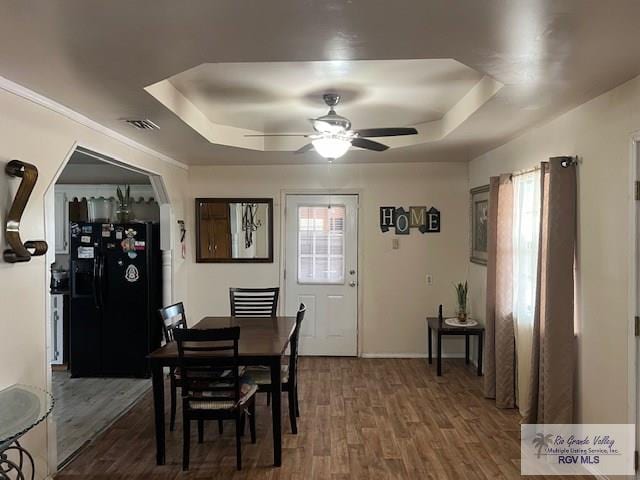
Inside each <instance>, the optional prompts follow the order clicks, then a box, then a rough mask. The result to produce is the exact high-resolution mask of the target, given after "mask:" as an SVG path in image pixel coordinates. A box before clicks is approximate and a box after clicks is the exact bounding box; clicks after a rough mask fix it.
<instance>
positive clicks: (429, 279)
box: [427, 273, 433, 286]
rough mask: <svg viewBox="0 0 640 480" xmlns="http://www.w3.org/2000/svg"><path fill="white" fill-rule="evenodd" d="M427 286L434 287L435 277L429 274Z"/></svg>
mask: <svg viewBox="0 0 640 480" xmlns="http://www.w3.org/2000/svg"><path fill="white" fill-rule="evenodd" d="M427 285H429V286H431V285H433V275H431V274H430V273H427Z"/></svg>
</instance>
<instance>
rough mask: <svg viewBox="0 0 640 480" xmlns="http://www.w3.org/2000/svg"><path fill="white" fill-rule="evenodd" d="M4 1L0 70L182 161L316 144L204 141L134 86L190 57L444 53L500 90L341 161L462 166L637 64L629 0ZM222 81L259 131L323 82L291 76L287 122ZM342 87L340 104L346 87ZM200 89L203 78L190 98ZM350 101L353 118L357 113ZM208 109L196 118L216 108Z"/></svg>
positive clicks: (421, 111)
mask: <svg viewBox="0 0 640 480" xmlns="http://www.w3.org/2000/svg"><path fill="white" fill-rule="evenodd" d="M0 8H2V10H1V11H0V75H2V76H4V77H6V78H8V79H9V80H12V81H14V82H17V83H19V84H21V85H24V86H25V87H27V88H30V89H32V90H34V91H36V92H38V93H40V94H42V95H45V96H47V97H49V98H51V99H53V100H55V101H57V102H59V103H62V104H63V105H66V106H68V107H70V108H72V109H74V110H76V111H78V112H80V113H82V114H84V115H86V116H88V117H89V118H92V119H93V120H95V121H97V122H99V123H101V124H103V125H105V126H107V127H109V128H112V129H114V130H116V131H119V132H121V133H123V134H125V135H127V136H129V137H131V138H133V139H135V140H137V141H139V142H140V143H142V144H144V145H147V146H149V147H151V148H154V149H156V150H158V151H160V152H162V153H164V154H166V155H169V156H171V157H172V158H175V159H176V160H178V161H182V162H184V163H188V164H261V163H308V162H317V161H322V160H321V159H319V158H317V155H315V154H314V153H309V154H305V155H293V154H290V153H288V152H282V151H259V150H249V149H246V148H237V147H229V146H222V145H218V144H213V143H211V142H209V141H208V140H207V139H205V138H204V137H203V136H202V135H201V134H199V133H197V132H196V131H195V130H193V128H192V127H190V126H189V125H187V124H186V123H185V122H184V121H183V120H182V119H181V118H180V117H179V116H178V115H176V114H175V113H174V112H172V111H171V110H170V109H168V108H166V107H165V106H163V105H162V104H161V103H160V102H158V101H157V100H156V99H155V98H154V97H153V96H152V95H150V94H149V93H147V92H146V91H145V90H144V88H145V87H147V86H149V85H153V84H156V83H157V82H161V81H162V80H164V79H167V78H170V77H173V76H175V75H177V74H180V73H181V72H185V71H188V70H191V69H194V68H195V67H198V66H200V65H203V67H202V68H203V69H207V68H213V67H209V66H206V64H221V63H227V64H242V63H252V64H253V65H245V67H246V68H248V69H252V68H255V67H256V65H257V64H265V63H272V62H318V61H355V60H367V61H389V60H403V59H416V60H419V59H426V60H429V61H431V60H436V59H454V60H455V61H457V62H459V63H460V64H462V65H465V66H466V67H469V68H470V69H472V70H473V71H474V72H477V75H481V76H482V77H483V78H487V77H488V78H491V79H493V80H495V81H497V82H499V83H501V84H503V85H504V87H503V88H501V89H500V90H499V91H498V92H497V93H495V95H493V96H492V97H491V98H490V99H489V100H487V101H486V102H485V103H483V104H482V105H481V106H480V107H479V108H478V109H477V110H475V111H474V112H473V113H472V114H471V115H469V116H468V117H466V118H464V120H463V121H462V122H461V123H460V124H459V125H458V126H457V127H456V128H455V129H454V130H452V131H451V132H450V133H449V134H448V135H446V136H444V137H442V138H440V139H437V140H434V141H428V142H424V143H420V144H418V145H413V146H406V147H400V146H398V148H394V149H392V150H389V151H387V152H384V153H376V152H366V151H353V152H349V153H348V154H347V155H345V156H344V157H343V158H342V159H340V161H342V162H387V161H461V160H468V159H470V158H473V157H474V156H476V155H478V154H480V153H482V152H485V151H487V150H489V149H491V148H494V147H495V146H497V145H500V144H502V143H504V142H506V141H508V140H509V139H511V138H513V137H515V136H517V135H518V134H520V133H521V132H523V131H524V130H526V129H527V128H530V127H532V126H534V125H536V124H538V123H540V122H543V121H546V120H548V119H550V118H552V117H554V116H556V115H558V114H560V113H562V112H564V111H566V110H568V109H570V108H572V107H573V106H576V105H578V104H580V103H583V102H584V101H586V100H588V99H590V98H593V97H594V96H596V95H598V94H600V93H602V92H604V91H606V90H608V89H610V88H613V87H614V86H616V85H618V84H620V83H622V82H624V81H626V80H628V79H630V78H632V77H634V76H636V75H638V74H640V62H638V59H639V58H640V42H638V38H640V22H638V21H637V19H638V18H640V2H639V1H637V0H616V1H602V0H522V1H516V0H514V1H505V0H395V1H393V2H389V1H388V0H325V1H317V0H302V1H301V0H271V1H268V2H265V1H249V2H240V1H237V0H217V1H215V2H211V1H208V0H192V1H189V2H176V1H175V0H153V1H151V0H140V1H136V2H131V1H129V0H111V1H109V2H87V1H86V0H48V1H47V2H42V1H38V0H23V1H21V2H4V3H3V5H2V7H0ZM387 64H393V63H389V62H387ZM351 65H353V64H351ZM380 65H385V64H384V63H381V64H380ZM270 68H273V69H275V70H277V66H272V67H270ZM403 70H404V68H403ZM231 74H232V72H229V73H228V75H230V76H231ZM394 74H395V72H394ZM224 75H227V73H226V72H225V74H224ZM224 75H222V77H219V78H218V80H219V81H217V86H216V88H214V92H213V93H212V95H211V96H212V97H213V99H214V100H215V102H219V103H224V102H223V99H224V98H226V97H229V98H236V99H238V98H241V99H243V101H242V103H239V102H235V103H234V102H231V103H232V105H231V106H229V105H226V106H225V108H226V109H227V113H228V115H225V119H231V118H232V117H233V119H232V120H231V121H232V122H234V123H235V122H238V124H240V123H241V122H242V123H245V122H246V121H247V120H248V119H251V121H252V122H258V123H260V122H265V125H266V127H265V128H267V127H268V128H269V129H270V128H278V129H279V128H285V127H287V128H289V127H291V128H293V127H294V126H296V125H297V123H296V122H299V121H300V120H299V116H298V115H299V114H301V113H304V114H305V116H306V115H307V113H306V112H307V111H311V110H313V111H315V109H314V108H311V105H309V104H307V103H305V102H308V99H309V97H308V96H307V95H312V94H313V93H315V89H316V88H317V87H318V85H320V88H324V86H323V85H321V84H322V81H321V80H323V79H322V78H318V76H317V75H315V74H313V73H309V75H307V76H305V77H306V78H303V79H302V80H299V83H300V84H301V86H300V89H299V91H298V93H295V92H294V93H295V95H297V96H298V97H297V99H296V100H295V101H294V100H292V101H294V102H298V103H297V105H298V106H297V107H296V108H295V109H294V111H292V115H291V117H290V118H289V117H288V115H286V114H281V113H279V112H271V111H270V110H269V109H266V108H265V109H264V110H262V111H261V106H260V104H259V102H258V101H255V99H256V98H258V99H259V98H260V95H258V96H257V97H255V96H254V97H252V94H255V93H256V92H252V91H251V88H252V87H256V88H258V90H260V89H261V84H260V82H259V80H261V79H247V80H246V81H244V82H242V83H239V82H238V84H236V82H235V81H233V82H232V83H231V85H226V86H225V85H224V80H225V77H224ZM233 75H234V76H233V78H236V79H237V73H233ZM371 75H373V74H371ZM376 75H378V77H377V78H378V79H379V78H381V76H382V77H384V75H381V74H376ZM398 75H401V73H400V72H398ZM285 76H286V75H285ZM365 77H366V75H365V74H363V75H362V77H361V78H363V79H365ZM463 77H464V75H463V76H462V77H461V78H463ZM205 78H207V82H208V81H209V79H208V77H207V76H205ZM425 80H427V79H425ZM416 81H419V79H417V80H416ZM451 81H453V82H458V81H460V82H462V83H464V82H465V81H466V80H464V79H459V77H458V76H457V75H456V76H455V77H454V78H453V79H445V81H444V82H440V83H444V84H445V85H446V87H442V88H443V89H442V90H440V91H441V92H442V93H441V96H440V94H436V96H435V98H436V99H437V101H432V100H433V99H434V96H426V97H425V99H423V98H416V101H415V104H416V107H415V111H411V110H408V109H407V108H406V101H405V100H403V98H406V97H408V96H410V93H407V92H408V90H409V84H410V79H405V80H404V85H405V88H403V90H405V89H406V90H407V91H403V92H398V94H397V97H396V98H397V100H395V99H394V98H390V99H389V103H388V112H389V114H390V115H393V116H395V117H394V120H397V121H399V122H401V123H412V122H415V121H419V120H420V119H421V118H422V119H424V120H428V119H429V118H435V117H436V116H437V114H442V111H441V110H442V109H443V108H446V107H447V106H450V101H451V99H452V98H454V97H455V95H456V94H455V93H454V91H455V90H456V88H455V87H450V86H449V85H448V84H449V83H450V82H451ZM176 83H178V82H177V81H176ZM285 83H286V84H287V85H292V84H293V83H294V81H293V80H287V81H286V82H285ZM375 83H376V85H374V86H373V87H371V90H368V89H364V88H363V89H362V90H364V91H365V94H361V96H360V97H358V96H357V94H358V93H359V91H358V88H359V87H358V85H356V88H355V89H354V90H355V92H354V97H353V99H352V101H353V104H352V105H353V117H354V121H355V118H358V116H359V115H361V117H359V118H362V119H363V121H364V119H366V118H367V114H366V113H364V112H366V110H367V109H371V114H370V115H371V119H372V120H379V121H383V120H384V119H385V117H384V115H383V114H382V113H380V112H381V110H380V105H381V104H382V96H377V97H376V100H375V106H374V104H367V103H366V102H365V99H366V98H367V97H366V92H368V91H376V88H377V84H378V82H375ZM437 83H439V82H438V81H435V80H431V81H425V82H424V85H423V87H424V88H432V87H428V85H432V86H433V88H438V89H439V88H440V87H435V84H437ZM306 85H308V87H309V88H308V90H307V89H306V88H303V87H304V86H306ZM340 86H341V88H343V89H344V90H345V92H344V93H345V97H346V98H347V99H348V98H349V94H350V91H349V86H350V85H348V84H347V82H346V81H345V83H343V84H341V85H340ZM236 87H239V90H238V91H235V90H234V89H235V88H236ZM245 87H246V89H245V90H244V91H242V90H243V88H245ZM360 87H361V86H360ZM225 88H226V90H225ZM380 88H381V87H380ZM205 91H206V88H205V87H202V86H201V87H200V88H199V89H198V88H193V89H192V90H190V92H191V93H190V94H193V95H205V93H204V92H205ZM318 93H319V92H318ZM339 93H341V92H339ZM271 94H273V95H276V96H277V97H278V98H280V97H282V96H284V97H287V96H288V95H289V92H288V91H287V89H285V88H276V90H275V92H271ZM300 95H302V97H300ZM252 98H253V99H254V100H252ZM360 100H362V102H363V103H362V104H361V108H362V112H363V113H362V114H360V113H358V112H357V111H356V108H355V105H356V103H357V102H359V101H360ZM423 100H424V101H423ZM252 101H254V103H255V113H254V115H255V117H253V118H252V115H251V112H250V110H251V109H250V108H247V109H246V111H245V112H241V111H240V110H242V109H244V108H246V107H249V106H250V104H251V103H252ZM440 101H442V103H438V102H440ZM276 103H277V102H276ZM206 104H207V105H209V106H208V107H206V109H207V110H208V113H207V115H208V116H212V115H214V114H215V112H212V111H210V110H212V109H213V107H211V106H210V104H209V103H208V102H207V103H206ZM247 104H249V105H247ZM348 106H349V104H348V102H345V105H344V109H343V110H340V109H339V110H338V112H339V113H345V114H347V113H349V111H348V108H347V107H348ZM201 107H202V104H201ZM400 111H402V113H400ZM322 112H323V108H322V105H321V104H320V105H319V113H322ZM430 112H431V113H430ZM285 113H286V112H285ZM430 115H433V116H432V117H430ZM129 117H135V118H149V119H151V120H152V121H154V122H155V123H157V124H158V125H159V126H160V127H161V130H159V131H155V132H140V131H137V130H134V129H132V127H130V126H128V125H125V124H123V123H122V121H121V119H122V118H129ZM270 123H272V124H273V127H271V126H270ZM359 123H360V120H359V119H358V124H359ZM394 123H395V122H394ZM247 125H248V124H247ZM379 125H380V124H379V123H378V122H377V121H376V123H375V124H374V125H369V124H367V123H365V124H363V125H358V126H362V127H370V126H373V127H375V126H379ZM254 126H255V125H254ZM558 153H573V152H558Z"/></svg>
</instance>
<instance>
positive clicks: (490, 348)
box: [484, 175, 516, 408]
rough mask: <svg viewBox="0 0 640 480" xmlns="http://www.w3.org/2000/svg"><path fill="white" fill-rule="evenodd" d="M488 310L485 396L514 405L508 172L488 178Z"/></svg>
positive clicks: (503, 404) (505, 405) (500, 405)
mask: <svg viewBox="0 0 640 480" xmlns="http://www.w3.org/2000/svg"><path fill="white" fill-rule="evenodd" d="M487 253H488V260H487V312H486V317H485V323H486V325H485V336H486V349H485V359H484V360H485V371H484V395H485V397H487V398H495V400H496V406H497V407H498V408H514V407H515V404H516V391H515V385H516V382H515V373H516V364H515V361H516V357H515V334H514V325H513V314H512V304H513V185H512V183H511V176H510V175H501V176H500V177H491V179H490V181H489V219H488V252H487Z"/></svg>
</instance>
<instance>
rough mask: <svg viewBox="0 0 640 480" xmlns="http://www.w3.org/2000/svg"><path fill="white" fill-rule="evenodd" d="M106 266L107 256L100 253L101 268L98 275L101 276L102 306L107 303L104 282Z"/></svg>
mask: <svg viewBox="0 0 640 480" xmlns="http://www.w3.org/2000/svg"><path fill="white" fill-rule="evenodd" d="M104 268H105V256H104V255H100V268H99V270H98V276H99V278H100V306H101V307H103V306H104V304H105V298H104V297H105V294H104V292H105V282H104Z"/></svg>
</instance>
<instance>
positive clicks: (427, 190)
mask: <svg viewBox="0 0 640 480" xmlns="http://www.w3.org/2000/svg"><path fill="white" fill-rule="evenodd" d="M467 174H468V172H467V165H466V164H461V163H448V164H444V163H423V164H417V163H412V164H383V165H340V164H334V165H331V166H328V165H298V166H262V167H254V166H252V167H246V166H242V167H240V166H238V167H234V166H231V167H229V166H226V167H225V166H220V167H192V168H190V169H189V198H188V199H187V200H186V202H187V212H188V213H189V215H190V218H189V225H190V231H191V232H193V230H194V223H193V221H194V219H193V215H194V207H193V205H194V203H193V202H194V198H195V197H224V196H234V197H242V196H251V197H271V198H273V199H274V204H275V205H274V210H275V211H274V223H275V225H274V237H275V241H274V247H275V250H274V253H275V261H274V263H273V264H195V263H192V264H191V265H190V268H189V284H188V287H189V288H188V299H189V301H188V305H187V309H188V310H187V311H188V316H189V318H190V321H197V320H198V319H199V318H201V317H202V316H204V315H207V314H228V311H229V297H228V288H229V287H231V286H236V287H240V286H242V287H252V286H255V287H258V286H275V285H279V283H280V263H279V262H280V253H281V252H280V228H281V227H280V225H281V205H280V202H281V192H282V190H288V189H295V190H300V189H310V190H316V191H318V190H322V191H325V192H326V191H327V190H335V189H343V190H345V191H354V192H360V193H361V198H360V222H361V223H360V225H361V230H360V235H361V238H362V241H361V245H362V249H363V251H362V252H361V254H362V264H361V266H360V272H359V273H360V275H359V279H360V282H361V290H360V291H361V295H362V306H363V309H362V312H361V320H362V321H361V324H360V327H361V328H360V341H361V350H362V352H363V353H365V354H392V353H400V354H421V353H424V352H425V351H426V339H425V336H426V327H425V320H424V318H425V316H427V315H434V314H435V313H436V312H437V307H438V304H440V303H443V304H444V305H445V311H447V310H448V311H449V312H451V311H452V309H453V307H454V303H455V297H454V289H453V283H454V282H456V281H464V280H465V279H466V275H467V260H468V254H469V252H468V245H469V242H468V223H469V222H468V215H469V214H468V177H467ZM388 205H393V206H398V207H399V206H404V207H405V208H406V207H409V206H412V205H413V206H420V205H426V206H427V207H430V206H435V207H436V208H438V209H439V210H440V211H441V214H442V232H441V233H432V234H424V235H423V234H421V233H419V232H418V231H417V229H416V230H412V231H411V234H410V235H408V236H400V237H399V238H400V249H399V250H392V248H391V247H392V245H391V243H392V239H393V238H394V234H393V233H391V232H388V233H384V234H383V233H382V232H381V231H380V229H379V207H380V206H388ZM193 249H194V240H193V236H191V240H190V242H189V257H190V258H192V259H193V258H194V256H195V255H194V252H193ZM427 273H430V274H432V275H433V278H434V284H433V286H431V287H428V286H427V284H426V278H425V277H426V274H427ZM456 340H457V339H449V340H446V341H445V344H446V345H445V348H446V347H449V351H458V352H459V351H460V350H459V347H460V345H459V344H458V345H455V343H456ZM452 345H453V347H452Z"/></svg>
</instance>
